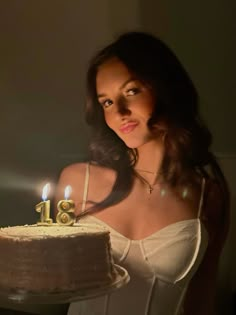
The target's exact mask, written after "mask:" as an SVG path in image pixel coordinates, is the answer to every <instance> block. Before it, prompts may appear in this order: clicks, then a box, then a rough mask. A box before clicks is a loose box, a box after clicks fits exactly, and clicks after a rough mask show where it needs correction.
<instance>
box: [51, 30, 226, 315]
mask: <svg viewBox="0 0 236 315" xmlns="http://www.w3.org/2000/svg"><path fill="white" fill-rule="evenodd" d="M86 106H87V107H86V119H87V122H88V124H89V125H91V126H92V128H93V131H94V134H93V137H92V139H91V144H90V152H91V160H90V161H89V163H78V164H73V165H70V166H68V167H66V168H65V169H64V170H63V171H62V173H61V176H60V180H59V185H58V196H57V197H58V199H60V198H61V197H62V194H63V190H64V187H65V186H66V185H68V184H69V185H71V186H72V199H73V200H75V202H76V214H77V216H78V219H79V220H80V222H92V223H94V222H95V223H97V224H102V225H104V226H106V227H108V228H109V230H110V232H111V243H112V250H113V255H114V260H115V262H116V263H117V264H119V265H121V266H123V267H124V268H126V269H127V271H128V272H129V274H130V278H131V279H130V282H129V283H128V284H127V285H126V286H125V287H123V288H122V289H120V290H117V291H116V292H113V293H112V294H107V295H105V296H103V297H99V298H96V299H92V300H88V301H80V302H75V303H72V304H71V305H70V308H69V313H68V314H70V315H78V314H79V315H93V314H94V315H95V314H96V315H98V314H99V315H121V314H122V315H126V314H127V315H130V314H134V315H177V314H178V315H179V314H184V315H195V314H196V315H211V314H214V295H215V289H216V278H217V267H218V263H219V257H220V254H221V250H222V247H223V245H224V241H225V238H226V235H227V231H228V225H229V223H228V221H229V220H228V219H229V193H228V188H227V184H226V181H225V178H224V176H223V174H222V172H221V170H220V167H219V165H218V163H217V161H216V159H215V157H214V155H213V154H212V153H211V151H210V149H209V147H210V145H211V141H212V137H211V134H210V132H209V130H208V129H207V127H206V126H205V124H204V123H203V121H202V120H201V118H200V116H199V112H198V95H197V92H196V90H195V87H194V86H193V83H192V81H191V80H190V78H189V76H188V74H187V73H186V71H185V70H184V68H183V66H182V65H181V64H180V62H179V61H178V59H177V58H176V56H175V55H174V54H173V52H172V51H171V50H170V49H169V48H168V47H167V46H166V45H165V44H164V43H163V42H162V41H161V40H160V39H158V38H155V37H153V36H152V35H150V34H146V33H141V32H131V33H126V34H123V35H121V36H120V37H119V38H118V39H117V40H116V41H115V42H113V43H111V44H110V45H109V46H107V47H105V48H104V49H103V50H102V51H100V52H99V53H98V54H97V55H96V56H95V57H94V59H93V60H92V61H91V64H90V67H89V70H88V75H87V105H86Z"/></svg>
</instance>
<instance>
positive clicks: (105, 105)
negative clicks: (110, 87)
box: [101, 100, 113, 108]
mask: <svg viewBox="0 0 236 315" xmlns="http://www.w3.org/2000/svg"><path fill="white" fill-rule="evenodd" d="M101 104H102V107H103V108H107V107H109V106H111V105H112V104H113V102H112V101H111V100H104V101H103V102H102V103H101Z"/></svg>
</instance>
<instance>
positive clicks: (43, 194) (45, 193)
mask: <svg viewBox="0 0 236 315" xmlns="http://www.w3.org/2000/svg"><path fill="white" fill-rule="evenodd" d="M49 190H50V184H49V183H47V184H46V185H45V186H44V187H43V193H42V199H43V201H45V200H47V197H48V194H49Z"/></svg>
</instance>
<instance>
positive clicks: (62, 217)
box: [56, 186, 75, 225]
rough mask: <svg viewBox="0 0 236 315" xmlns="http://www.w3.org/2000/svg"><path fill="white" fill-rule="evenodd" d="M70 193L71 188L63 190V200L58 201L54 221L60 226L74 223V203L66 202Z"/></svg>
mask: <svg viewBox="0 0 236 315" xmlns="http://www.w3.org/2000/svg"><path fill="white" fill-rule="evenodd" d="M70 193H71V186H66V188H65V199H64V200H60V201H59V202H58V204H57V209H58V213H57V216H56V221H57V223H58V224H60V225H73V224H74V222H75V213H74V211H75V203H74V201H73V200H68V198H69V196H70Z"/></svg>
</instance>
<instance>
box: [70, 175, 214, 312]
mask: <svg viewBox="0 0 236 315" xmlns="http://www.w3.org/2000/svg"><path fill="white" fill-rule="evenodd" d="M204 185H205V181H204V180H203V185H202V192H201V198H200V204H199V213H198V217H197V218H195V219H190V220H183V221H178V222H176V223H173V224H170V225H168V226H166V227H164V228H162V229H161V230H158V231H157V232H155V233H153V234H152V235H150V236H148V237H146V238H144V239H141V240H130V239H128V238H127V237H125V236H123V235H122V234H120V233H119V232H117V231H116V230H114V229H113V228H111V227H110V226H109V225H107V224H106V223H104V222H103V221H101V220H100V219H98V218H96V217H94V216H91V215H87V216H85V217H83V218H82V219H81V222H86V223H97V224H102V225H104V226H106V227H107V228H108V229H109V230H110V237H111V245H112V252H113V257H114V261H115V263H116V264H118V265H121V266H123V267H124V268H125V269H126V270H127V271H128V273H129V275H130V282H129V283H128V284H127V285H126V286H124V287H123V288H121V289H119V290H117V291H115V292H113V293H112V294H110V295H107V296H103V297H100V298H96V299H93V300H88V301H83V302H75V303H72V304H71V306H70V308H69V313H68V314H69V315H95V314H96V315H130V314H135V315H179V314H181V310H182V304H183V300H184V296H185V293H186V290H187V288H188V284H189V281H190V279H191V278H192V276H193V275H194V273H195V272H196V270H197V268H198V266H199V264H200V262H201V261H202V258H203V255H204V253H205V250H206V248H207V244H208V234H207V231H206V229H205V227H204V225H203V224H202V223H201V221H200V219H199V217H200V210H201V206H202V197H203V191H204ZM84 200H85V199H84Z"/></svg>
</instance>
